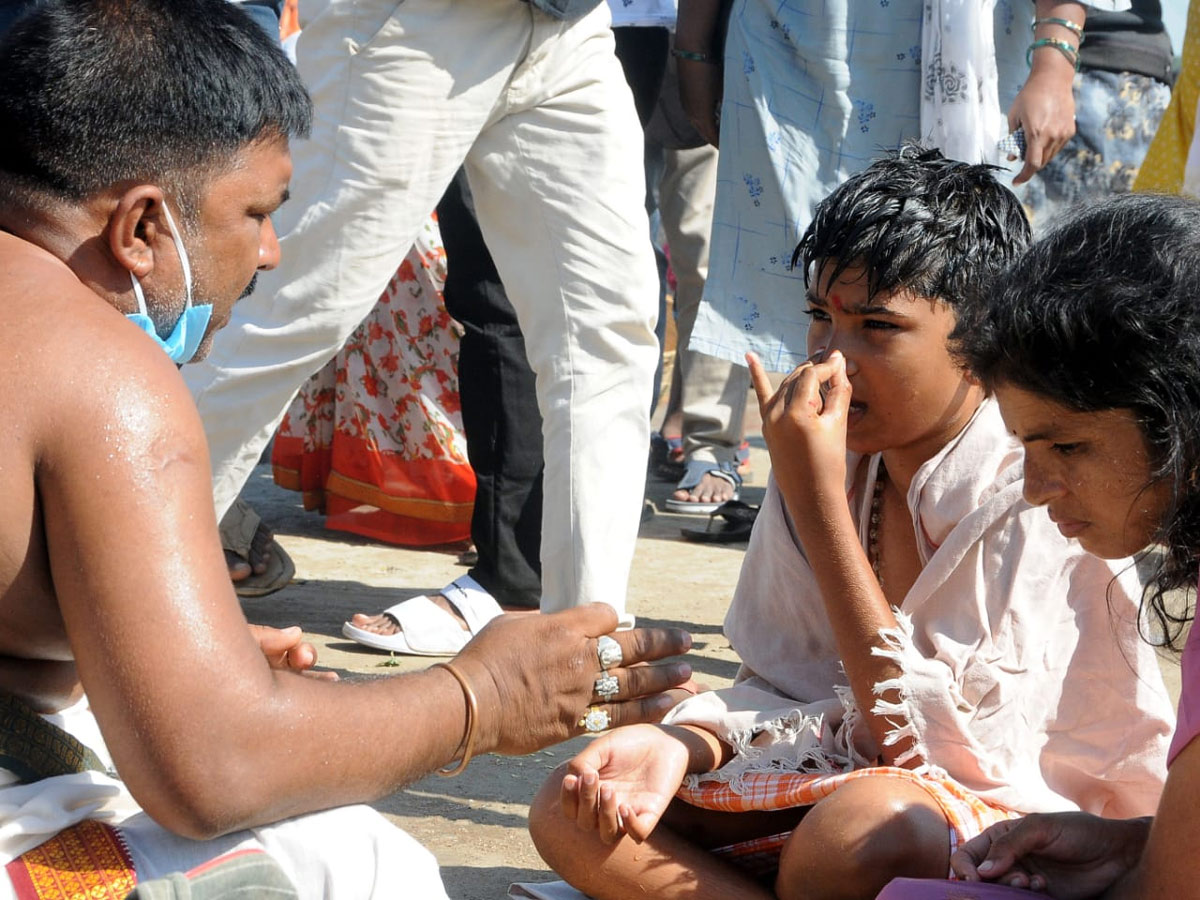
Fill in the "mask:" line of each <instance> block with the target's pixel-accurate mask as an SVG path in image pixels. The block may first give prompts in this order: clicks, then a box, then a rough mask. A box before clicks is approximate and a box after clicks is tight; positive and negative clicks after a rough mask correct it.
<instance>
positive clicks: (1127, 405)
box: [950, 194, 1200, 646]
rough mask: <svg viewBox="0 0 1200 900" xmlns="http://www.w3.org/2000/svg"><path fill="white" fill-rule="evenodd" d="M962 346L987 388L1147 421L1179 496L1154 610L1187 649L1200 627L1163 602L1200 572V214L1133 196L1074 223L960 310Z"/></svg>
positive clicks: (1169, 200) (958, 341)
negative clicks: (1191, 630)
mask: <svg viewBox="0 0 1200 900" xmlns="http://www.w3.org/2000/svg"><path fill="white" fill-rule="evenodd" d="M950 342H951V349H952V350H953V351H954V352H955V353H956V355H957V356H958V357H959V358H960V359H961V360H962V361H963V363H964V364H965V365H966V366H967V367H968V368H969V369H970V370H971V371H972V372H974V373H975V375H976V377H978V378H979V379H980V380H981V381H982V382H983V384H984V385H985V386H986V387H988V388H993V387H995V386H996V385H999V384H1004V385H1012V386H1014V387H1016V388H1019V389H1021V390H1024V391H1028V392H1030V393H1032V394H1035V395H1037V396H1040V397H1043V398H1045V399H1048V400H1051V401H1053V402H1054V403H1057V404H1059V405H1061V406H1063V407H1065V408H1067V409H1070V410H1075V411H1078V412H1096V411H1101V410H1110V409H1123V410H1130V411H1131V412H1132V413H1133V414H1134V415H1135V416H1136V418H1137V421H1138V423H1139V425H1140V426H1141V430H1142V433H1143V434H1144V436H1145V438H1146V441H1147V444H1148V446H1149V448H1150V453H1151V460H1152V463H1153V465H1154V467H1155V471H1154V474H1153V476H1152V478H1153V480H1160V479H1163V480H1165V481H1166V482H1167V483H1168V484H1169V485H1170V486H1171V504H1170V509H1169V511H1168V513H1167V515H1166V518H1165V519H1164V521H1163V523H1162V527H1161V532H1160V534H1159V535H1158V540H1159V542H1160V543H1161V544H1162V545H1163V547H1164V548H1165V551H1166V552H1165V554H1163V555H1161V556H1158V557H1156V559H1157V560H1158V561H1157V564H1156V568H1155V570H1154V575H1153V580H1152V583H1151V585H1150V587H1149V588H1148V590H1147V600H1146V605H1147V607H1148V609H1149V612H1150V614H1151V616H1152V622H1151V624H1152V625H1154V626H1155V632H1156V633H1155V635H1154V637H1155V639H1156V640H1161V641H1163V642H1164V643H1167V644H1169V645H1171V646H1176V645H1177V642H1178V639H1179V637H1180V634H1181V629H1182V625H1183V623H1185V622H1186V621H1187V620H1188V619H1189V618H1190V617H1191V614H1190V612H1189V610H1188V609H1187V608H1185V609H1183V610H1182V611H1179V610H1177V609H1174V608H1169V605H1168V604H1167V603H1166V598H1165V594H1166V592H1168V591H1171V590H1174V589H1177V588H1181V587H1190V586H1192V585H1193V584H1194V583H1195V581H1196V571H1197V564H1198V563H1200V204H1198V203H1196V202H1195V201H1193V200H1189V199H1185V198H1181V197H1167V196H1154V195H1136V194H1133V195H1125V196H1120V197H1115V198H1112V199H1108V200H1105V201H1103V202H1100V203H1098V204H1095V205H1093V206H1090V207H1087V208H1085V209H1083V210H1081V211H1079V212H1077V213H1075V214H1074V215H1073V216H1071V217H1070V218H1068V219H1066V220H1065V221H1063V222H1062V223H1060V224H1059V225H1058V227H1056V228H1055V229H1054V230H1052V231H1051V232H1050V233H1049V234H1047V235H1046V236H1045V237H1043V238H1042V239H1040V240H1039V241H1037V242H1036V243H1035V244H1033V246H1032V247H1030V248H1029V250H1028V251H1027V252H1026V253H1025V254H1024V255H1023V256H1021V258H1020V259H1018V260H1017V261H1016V262H1014V263H1013V264H1012V265H1010V266H1009V267H1008V268H1006V269H1005V270H1004V271H1003V272H1002V273H1001V275H1000V277H999V278H997V279H996V280H995V282H994V283H993V286H992V288H991V290H989V291H986V292H980V293H978V294H977V295H974V296H973V297H972V299H971V300H970V301H969V302H968V303H967V304H965V305H964V306H963V308H962V309H960V311H959V316H958V324H957V327H956V328H955V330H954V332H953V333H952V334H951V336H950Z"/></svg>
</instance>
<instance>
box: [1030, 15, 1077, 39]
mask: <svg viewBox="0 0 1200 900" xmlns="http://www.w3.org/2000/svg"><path fill="white" fill-rule="evenodd" d="M1039 25H1061V26H1062V27H1063V28H1066V29H1067V30H1069V31H1073V32H1074V33H1075V36H1076V37H1077V38H1079V40H1080V42H1081V43H1082V41H1083V26H1082V25H1080V24H1079V23H1078V22H1072V21H1071V20H1070V19H1060V18H1059V17H1058V16H1046V18H1044V19H1034V20H1033V24H1032V25H1031V26H1030V30H1031V31H1037V27H1038V26H1039Z"/></svg>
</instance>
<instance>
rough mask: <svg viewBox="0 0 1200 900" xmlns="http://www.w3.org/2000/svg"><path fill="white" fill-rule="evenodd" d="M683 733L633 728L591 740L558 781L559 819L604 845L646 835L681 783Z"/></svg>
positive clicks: (685, 767) (650, 727)
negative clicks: (595, 835) (592, 833)
mask: <svg viewBox="0 0 1200 900" xmlns="http://www.w3.org/2000/svg"><path fill="white" fill-rule="evenodd" d="M681 731H682V729H677V728H672V727H671V726H664V725H631V726H629V727H628V728H618V729H617V730H616V731H613V732H611V733H609V734H606V735H604V736H603V737H600V738H597V739H596V740H594V741H592V743H591V744H589V745H588V747H587V748H586V749H585V750H584V751H583V752H582V753H580V754H579V755H578V756H576V757H575V758H574V759H572V760H571V761H570V763H568V765H567V774H566V775H565V776H564V777H563V781H562V795H561V799H560V803H561V804H562V810H563V815H565V816H566V817H567V818H568V819H569V820H571V821H573V822H575V824H576V825H578V826H579V827H580V828H581V829H583V830H584V831H597V832H598V833H599V836H600V839H601V840H602V841H604V843H606V844H612V843H616V841H617V840H619V839H620V837H621V836H622V835H623V834H628V835H629V836H630V837H632V838H633V839H634V840H635V841H637V842H638V843H641V842H642V841H644V840H645V839H646V838H647V837H649V836H650V833H651V832H652V831H653V830H654V828H655V826H656V825H658V820H659V819H660V818H661V817H662V814H663V812H665V811H666V808H667V804H669V803H670V802H671V798H672V797H674V796H675V792H676V791H677V790H679V786H680V785H681V784H682V783H683V776H684V775H686V774H687V770H688V762H689V758H690V753H689V750H688V744H687V742H686V741H685V740H684V739H683V735H679V734H677V732H681Z"/></svg>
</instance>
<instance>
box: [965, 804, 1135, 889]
mask: <svg viewBox="0 0 1200 900" xmlns="http://www.w3.org/2000/svg"><path fill="white" fill-rule="evenodd" d="M1150 822H1151V820H1150V819H1149V818H1145V819H1101V818H1099V817H1097V816H1092V815H1089V814H1087V813H1082V812H1077V813H1053V814H1048V815H1031V816H1026V817H1025V818H1023V819H1013V820H1011V821H1008V822H1000V823H998V824H996V825H993V826H992V827H991V828H989V829H987V830H986V831H985V832H983V834H981V835H979V836H978V837H976V838H974V839H972V840H970V841H967V843H965V844H963V845H962V847H960V848H959V849H958V851H957V852H955V854H954V855H953V856H952V857H951V858H950V867H951V868H952V869H953V870H954V872H955V874H957V875H958V877H959V878H962V879H963V880H965V881H998V882H1000V883H1001V884H1006V885H1008V886H1010V887H1018V888H1027V889H1030V890H1035V891H1047V892H1049V893H1050V894H1052V895H1053V896H1054V897H1055V898H1057V900H1075V898H1084V897H1094V896H1096V895H1098V894H1101V893H1103V892H1104V891H1105V890H1106V889H1107V888H1108V887H1109V886H1110V885H1112V884H1113V883H1114V882H1115V881H1116V880H1117V879H1118V878H1120V877H1121V876H1122V875H1124V874H1125V873H1126V872H1128V871H1129V870H1130V869H1132V868H1133V867H1134V866H1135V865H1136V864H1137V861H1138V859H1139V858H1140V857H1141V853H1142V848H1143V846H1144V845H1145V843H1146V837H1147V836H1148V835H1149V833H1150Z"/></svg>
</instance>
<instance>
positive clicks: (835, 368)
mask: <svg viewBox="0 0 1200 900" xmlns="http://www.w3.org/2000/svg"><path fill="white" fill-rule="evenodd" d="M746 363H747V365H749V367H750V381H751V383H752V384H753V385H754V393H755V395H756V396H757V397H758V409H759V412H760V413H761V415H762V431H763V438H764V439H765V440H766V442H767V449H768V450H769V451H770V453H771V471H772V473H773V474H774V476H775V480H776V481H777V482H778V483H779V489H780V491H782V492H783V495H784V497H785V498H792V499H794V500H795V501H797V502H801V503H804V502H805V501H807V500H810V499H813V498H815V496H816V494H817V493H820V492H822V491H823V490H826V491H832V496H833V497H836V498H840V499H841V500H842V501H844V500H845V482H846V419H847V416H848V414H849V411H850V393H851V388H850V380H849V378H848V377H847V376H846V359H845V357H844V356H842V354H841V353H840V352H839V351H837V350H834V351H833V352H831V353H830V354H829V356H828V357H827V358H825V359H823V360H821V361H820V362H812V361H809V362H806V363H802V364H801V365H799V366H797V367H796V368H795V369H794V370H793V371H792V372H791V373H789V374H788V375H787V377H785V378H784V379H783V381H782V382H780V384H779V388H778V389H772V387H771V382H770V380H769V379H768V377H767V372H766V370H765V369H764V368H763V365H762V362H761V360H759V358H758V356H757V355H756V354H754V353H747V354H746Z"/></svg>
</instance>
